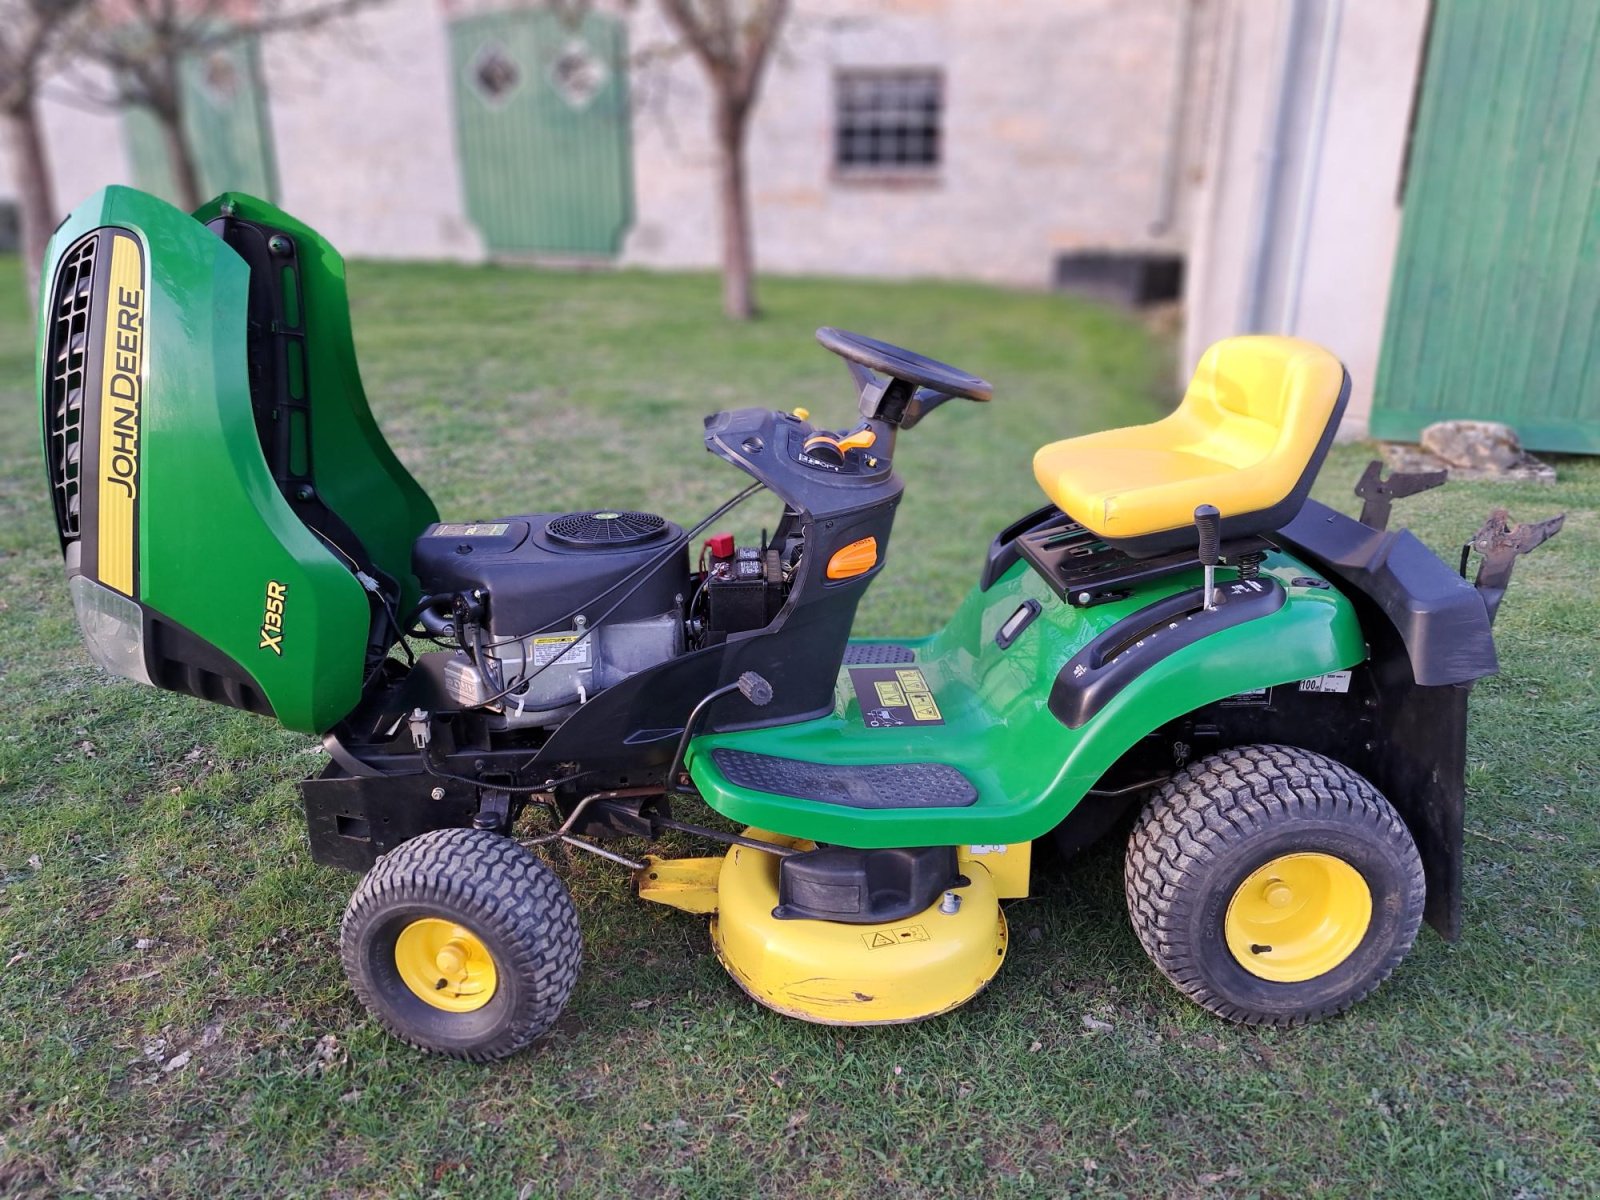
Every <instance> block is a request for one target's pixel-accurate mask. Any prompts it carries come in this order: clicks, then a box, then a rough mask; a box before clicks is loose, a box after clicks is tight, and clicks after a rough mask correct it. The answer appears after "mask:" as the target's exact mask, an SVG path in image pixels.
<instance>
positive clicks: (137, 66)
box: [71, 0, 380, 210]
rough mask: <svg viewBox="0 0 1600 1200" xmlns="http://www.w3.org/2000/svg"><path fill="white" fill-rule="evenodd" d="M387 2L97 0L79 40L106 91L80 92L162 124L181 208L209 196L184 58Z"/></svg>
mask: <svg viewBox="0 0 1600 1200" xmlns="http://www.w3.org/2000/svg"><path fill="white" fill-rule="evenodd" d="M379 2H380V0H321V2H312V3H295V4H291V3H288V2H286V0H256V2H255V3H241V2H240V0H97V2H96V3H95V6H94V8H93V10H92V13H91V16H90V18H89V19H88V20H86V21H85V22H83V24H82V28H81V30H80V31H79V33H78V34H77V36H76V37H75V38H74V39H73V42H72V47H71V49H72V52H73V54H74V56H75V57H76V58H78V59H79V60H82V61H86V62H92V63H96V64H98V65H99V66H101V67H103V68H105V70H106V74H107V75H108V77H109V85H108V86H109V89H110V90H109V92H108V91H106V90H105V88H104V87H102V86H100V85H97V84H92V83H89V82H86V81H83V80H79V81H77V84H76V87H77V90H78V91H79V92H81V93H82V94H83V95H85V96H86V97H88V98H89V99H91V100H94V101H97V102H99V103H101V104H104V105H107V106H109V107H113V108H120V109H128V108H135V109H143V110H144V111H146V112H148V113H149V114H150V115H151V116H152V117H153V118H154V119H155V122H156V124H157V125H158V126H159V127H160V130H161V137H162V143H163V145H164V147H165V149H166V156H167V165H168V167H169V168H170V169H171V171H172V181H173V187H174V188H175V189H176V192H177V195H176V197H175V199H176V200H177V202H178V205H179V207H180V208H185V209H191V210H192V209H195V208H198V207H199V206H200V203H201V201H202V200H203V199H204V197H203V195H202V194H201V193H202V188H201V183H200V169H199V166H198V164H197V163H196V161H195V155H194V147H193V146H192V145H191V144H190V141H189V136H188V133H187V131H186V129H185V126H184V92H183V65H184V62H185V60H187V59H189V58H192V57H194V56H198V55H205V54H212V53H215V52H217V51H219V50H223V49H226V48H228V47H229V46H233V45H236V44H238V43H240V42H243V41H247V40H249V39H251V38H258V37H264V36H267V35H269V34H274V33H281V32H290V31H305V30H311V29H315V28H318V27H319V26H322V25H325V24H327V23H328V22H329V21H332V20H334V19H336V18H338V17H342V16H346V15H348V14H350V13H353V12H355V11H357V10H358V9H362V8H367V7H370V6H372V5H373V4H376V3H379Z"/></svg>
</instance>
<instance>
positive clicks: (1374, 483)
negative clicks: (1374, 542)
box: [1355, 458, 1450, 529]
mask: <svg viewBox="0 0 1600 1200" xmlns="http://www.w3.org/2000/svg"><path fill="white" fill-rule="evenodd" d="M1449 478H1450V472H1449V471H1394V472H1391V473H1390V475H1389V478H1387V479H1384V478H1383V463H1382V462H1381V461H1379V460H1378V459H1376V458H1375V459H1373V460H1372V461H1371V462H1369V463H1368V464H1367V469H1366V470H1365V471H1363V472H1362V473H1361V478H1360V479H1358V480H1357V481H1356V489H1355V490H1356V495H1357V496H1359V497H1360V498H1361V499H1362V500H1363V501H1365V503H1364V504H1362V506H1361V523H1362V524H1363V525H1365V526H1367V527H1368V528H1369V529H1387V528H1389V507H1390V505H1392V504H1393V503H1394V502H1395V501H1396V500H1404V499H1405V498H1406V497H1407V496H1415V495H1416V494H1417V493H1418V492H1426V491H1428V490H1429V489H1430V488H1436V487H1438V486H1439V485H1440V484H1442V483H1443V482H1444V481H1445V480H1447V479H1449Z"/></svg>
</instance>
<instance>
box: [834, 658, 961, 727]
mask: <svg viewBox="0 0 1600 1200" xmlns="http://www.w3.org/2000/svg"><path fill="white" fill-rule="evenodd" d="M850 682H851V683H852V684H853V685H854V686H855V689H856V701H857V702H858V703H859V704H860V705H861V719H862V720H863V721H865V722H866V724H867V728H868V729H894V728H896V727H898V726H901V725H943V724H944V717H943V715H941V714H940V712H939V705H938V703H937V702H935V700H934V698H933V690H932V689H931V688H929V687H928V681H927V680H926V679H925V678H924V677H923V674H922V672H921V671H919V670H918V669H917V668H916V667H851V668H850Z"/></svg>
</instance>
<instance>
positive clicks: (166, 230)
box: [38, 187, 437, 732]
mask: <svg viewBox="0 0 1600 1200" xmlns="http://www.w3.org/2000/svg"><path fill="white" fill-rule="evenodd" d="M43 279H44V286H43V287H42V289H41V299H40V319H39V346H38V354H39V403H40V413H41V420H42V425H43V435H44V452H45V462H46V466H47V469H48V472H49V476H50V484H51V491H52V493H53V496H54V501H55V516H56V522H57V528H58V530H59V532H60V536H61V544H62V551H63V554H64V556H65V560H66V569H67V575H68V578H69V582H70V588H71V592H72V597H73V603H74V606H75V607H76V609H77V614H78V620H79V623H80V625H81V626H82V628H83V632H84V640H85V642H86V644H87V645H88V648H89V651H90V653H91V654H92V655H93V657H94V658H95V660H96V661H97V662H99V663H100V664H101V665H102V666H104V667H107V668H108V669H110V670H113V671H116V672H117V673H119V674H122V675H126V676H128V677H130V678H133V679H138V680H140V681H142V682H146V683H152V684H155V685H156V686H158V687H164V688H168V689H171V690H174V691H180V692H187V693H189V694H192V695H196V696H201V697H204V698H206V699H209V700H216V701H220V702H222V703H226V704H231V705H234V706H236V707H239V708H245V709H250V710H251V711H254V712H260V713H267V714H271V715H273V716H275V717H276V718H277V719H278V720H279V721H280V722H281V723H282V724H283V725H285V726H287V727H288V728H290V729H296V730H301V731H305V732H322V731H324V730H326V729H328V728H329V727H330V726H332V725H333V724H334V723H335V722H337V721H338V720H339V719H340V718H341V717H343V716H344V715H346V714H347V713H348V712H349V711H350V709H351V708H352V707H354V705H355V704H356V702H357V700H358V699H359V697H360V695H361V690H362V685H363V682H364V680H365V679H366V677H367V675H368V673H369V672H370V671H371V670H372V669H373V666H374V665H375V664H376V662H377V661H378V659H379V658H380V657H381V656H382V655H383V654H385V653H386V652H387V649H388V647H389V645H390V644H392V641H393V639H394V637H395V628H394V624H395V623H394V620H393V614H394V613H395V612H399V611H403V610H404V609H407V608H409V607H410V605H411V604H413V603H414V602H415V600H416V583H415V581H414V580H413V579H412V577H411V575H410V568H409V555H410V547H411V542H412V540H413V539H414V538H415V537H416V535H417V534H418V533H419V532H420V531H421V530H422V529H423V527H424V526H426V525H427V524H428V523H430V522H432V521H434V520H436V519H437V514H436V513H435V510H434V507H433V504H432V503H431V502H430V501H429V499H428V497H427V495H426V494H425V493H424V492H423V491H422V489H421V488H420V487H419V486H418V485H417V483H416V481H415V480H413V479H412V478H411V476H410V475H409V474H408V473H407V472H406V470H405V468H404V467H402V466H401V465H400V463H399V461H398V460H397V459H396V458H395V456H394V454H393V453H392V452H391V451H390V449H389V447H388V446H387V444H386V443H385V442H384V440H383V436H382V434H381V433H380V432H379V431H378V428H377V425H376V423H375V422H374V421H373V419H372V414H371V412H370V411H369V409H368V407H367V402H366V398H365V396H364V394H363V392H362V389H361V381H360V377H359V375H358V373H357V369H356V361H355V351H354V347H353V345H352V342H351V336H350V318H349V305H348V300H347V298H346V294H345V283H344V264H343V261H342V260H341V259H340V257H339V255H338V253H337V252H336V251H335V250H334V249H333V247H332V246H330V245H329V244H328V243H327V242H326V241H324V240H323V239H322V238H321V237H319V236H318V235H317V234H316V233H315V232H314V231H313V230H311V229H309V228H307V227H306V226H304V225H301V224H300V223H299V222H297V221H295V220H294V219H293V218H291V217H289V216H288V215H287V214H285V213H283V212H281V211H279V210H278V209H276V208H274V207H272V206H271V205H269V204H265V203H263V202H261V201H259V200H255V199H252V198H251V197H248V196H243V195H234V194H227V195H223V196H220V197H218V198H217V199H216V200H214V201H212V202H211V203H210V204H208V205H206V206H205V207H204V208H202V209H201V210H200V211H199V212H198V213H196V214H195V215H194V216H192V217H191V216H189V215H186V214H185V213H182V212H180V211H179V210H178V209H176V208H173V207H172V206H171V205H169V204H167V203H165V202H163V201H161V200H158V199H156V198H154V197H152V196H149V195H146V194H144V193H142V192H138V191H134V190H132V189H130V188H122V187H112V188H107V189H105V190H104V191H102V192H100V193H98V194H97V195H95V196H94V197H92V198H90V199H89V200H88V201H87V202H85V203H84V204H83V205H81V206H80V207H79V208H78V209H77V210H76V211H74V212H73V213H72V214H71V215H70V216H69V217H68V218H67V219H66V221H64V222H63V223H62V225H61V227H60V228H59V229H58V230H57V231H56V233H55V236H54V237H53V238H52V239H51V242H50V246H49V248H48V250H47V252H46V257H45V264H44V274H43Z"/></svg>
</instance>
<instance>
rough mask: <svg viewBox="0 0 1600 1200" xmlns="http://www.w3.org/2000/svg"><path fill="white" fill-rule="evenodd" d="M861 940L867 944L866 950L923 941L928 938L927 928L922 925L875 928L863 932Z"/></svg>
mask: <svg viewBox="0 0 1600 1200" xmlns="http://www.w3.org/2000/svg"><path fill="white" fill-rule="evenodd" d="M861 940H862V941H863V942H865V943H866V944H867V949H868V950H881V949H883V948H884V947H885V946H903V945H905V944H906V943H907V942H925V941H927V940H928V930H927V927H926V926H923V925H902V926H900V928H898V929H877V930H874V931H873V932H872V933H863V934H862V935H861Z"/></svg>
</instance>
